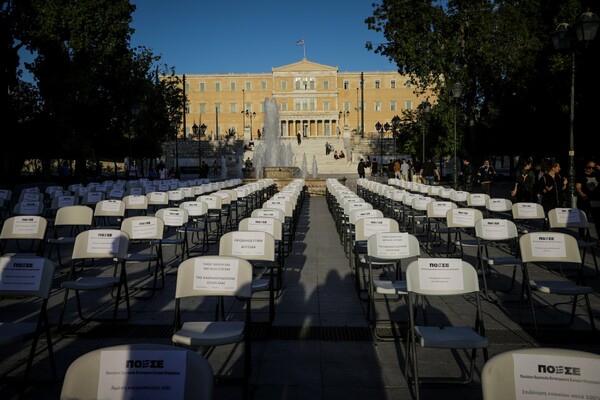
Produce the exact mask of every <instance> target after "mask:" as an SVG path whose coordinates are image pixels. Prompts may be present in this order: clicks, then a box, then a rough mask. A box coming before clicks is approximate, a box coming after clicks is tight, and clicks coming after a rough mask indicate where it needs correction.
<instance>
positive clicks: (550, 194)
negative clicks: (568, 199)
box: [537, 162, 568, 216]
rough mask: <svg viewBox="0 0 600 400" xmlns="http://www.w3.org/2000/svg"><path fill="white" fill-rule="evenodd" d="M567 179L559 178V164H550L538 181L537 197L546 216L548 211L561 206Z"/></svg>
mask: <svg viewBox="0 0 600 400" xmlns="http://www.w3.org/2000/svg"><path fill="white" fill-rule="evenodd" d="M567 182H568V180H567V178H563V177H562V176H560V164H559V163H557V162H552V163H551V164H550V166H549V168H548V169H547V171H546V173H545V174H544V175H543V176H542V177H541V178H540V180H539V181H538V184H537V186H538V190H539V195H540V196H541V199H542V207H544V212H545V213H546V216H547V215H548V211H550V210H552V209H554V208H556V207H561V206H562V204H563V191H564V190H565V189H566V188H567Z"/></svg>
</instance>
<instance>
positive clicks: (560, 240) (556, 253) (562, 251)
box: [530, 232, 567, 258]
mask: <svg viewBox="0 0 600 400" xmlns="http://www.w3.org/2000/svg"><path fill="white" fill-rule="evenodd" d="M530 238H531V255H532V256H534V257H544V258H563V257H566V256H567V250H566V247H565V239H564V237H563V235H561V234H552V233H548V232H546V233H532V234H530Z"/></svg>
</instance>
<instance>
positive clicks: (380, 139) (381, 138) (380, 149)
mask: <svg viewBox="0 0 600 400" xmlns="http://www.w3.org/2000/svg"><path fill="white" fill-rule="evenodd" d="M375 129H376V130H377V132H378V133H379V165H380V170H381V169H383V125H381V122H379V121H377V123H376V124H375Z"/></svg>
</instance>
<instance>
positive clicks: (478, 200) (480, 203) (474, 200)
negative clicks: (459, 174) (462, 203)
mask: <svg viewBox="0 0 600 400" xmlns="http://www.w3.org/2000/svg"><path fill="white" fill-rule="evenodd" d="M471 205H472V206H474V207H484V206H485V196H484V195H483V193H471Z"/></svg>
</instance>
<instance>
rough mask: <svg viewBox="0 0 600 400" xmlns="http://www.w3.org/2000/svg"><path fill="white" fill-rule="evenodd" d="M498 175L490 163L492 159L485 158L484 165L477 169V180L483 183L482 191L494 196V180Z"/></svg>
mask: <svg viewBox="0 0 600 400" xmlns="http://www.w3.org/2000/svg"><path fill="white" fill-rule="evenodd" d="M494 176H496V170H495V169H494V167H493V166H491V165H490V160H488V159H485V160H484V161H483V165H482V166H481V167H479V170H478V171H477V180H478V181H479V183H480V184H481V191H482V192H483V193H485V194H487V195H488V196H490V197H492V182H493V180H494Z"/></svg>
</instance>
